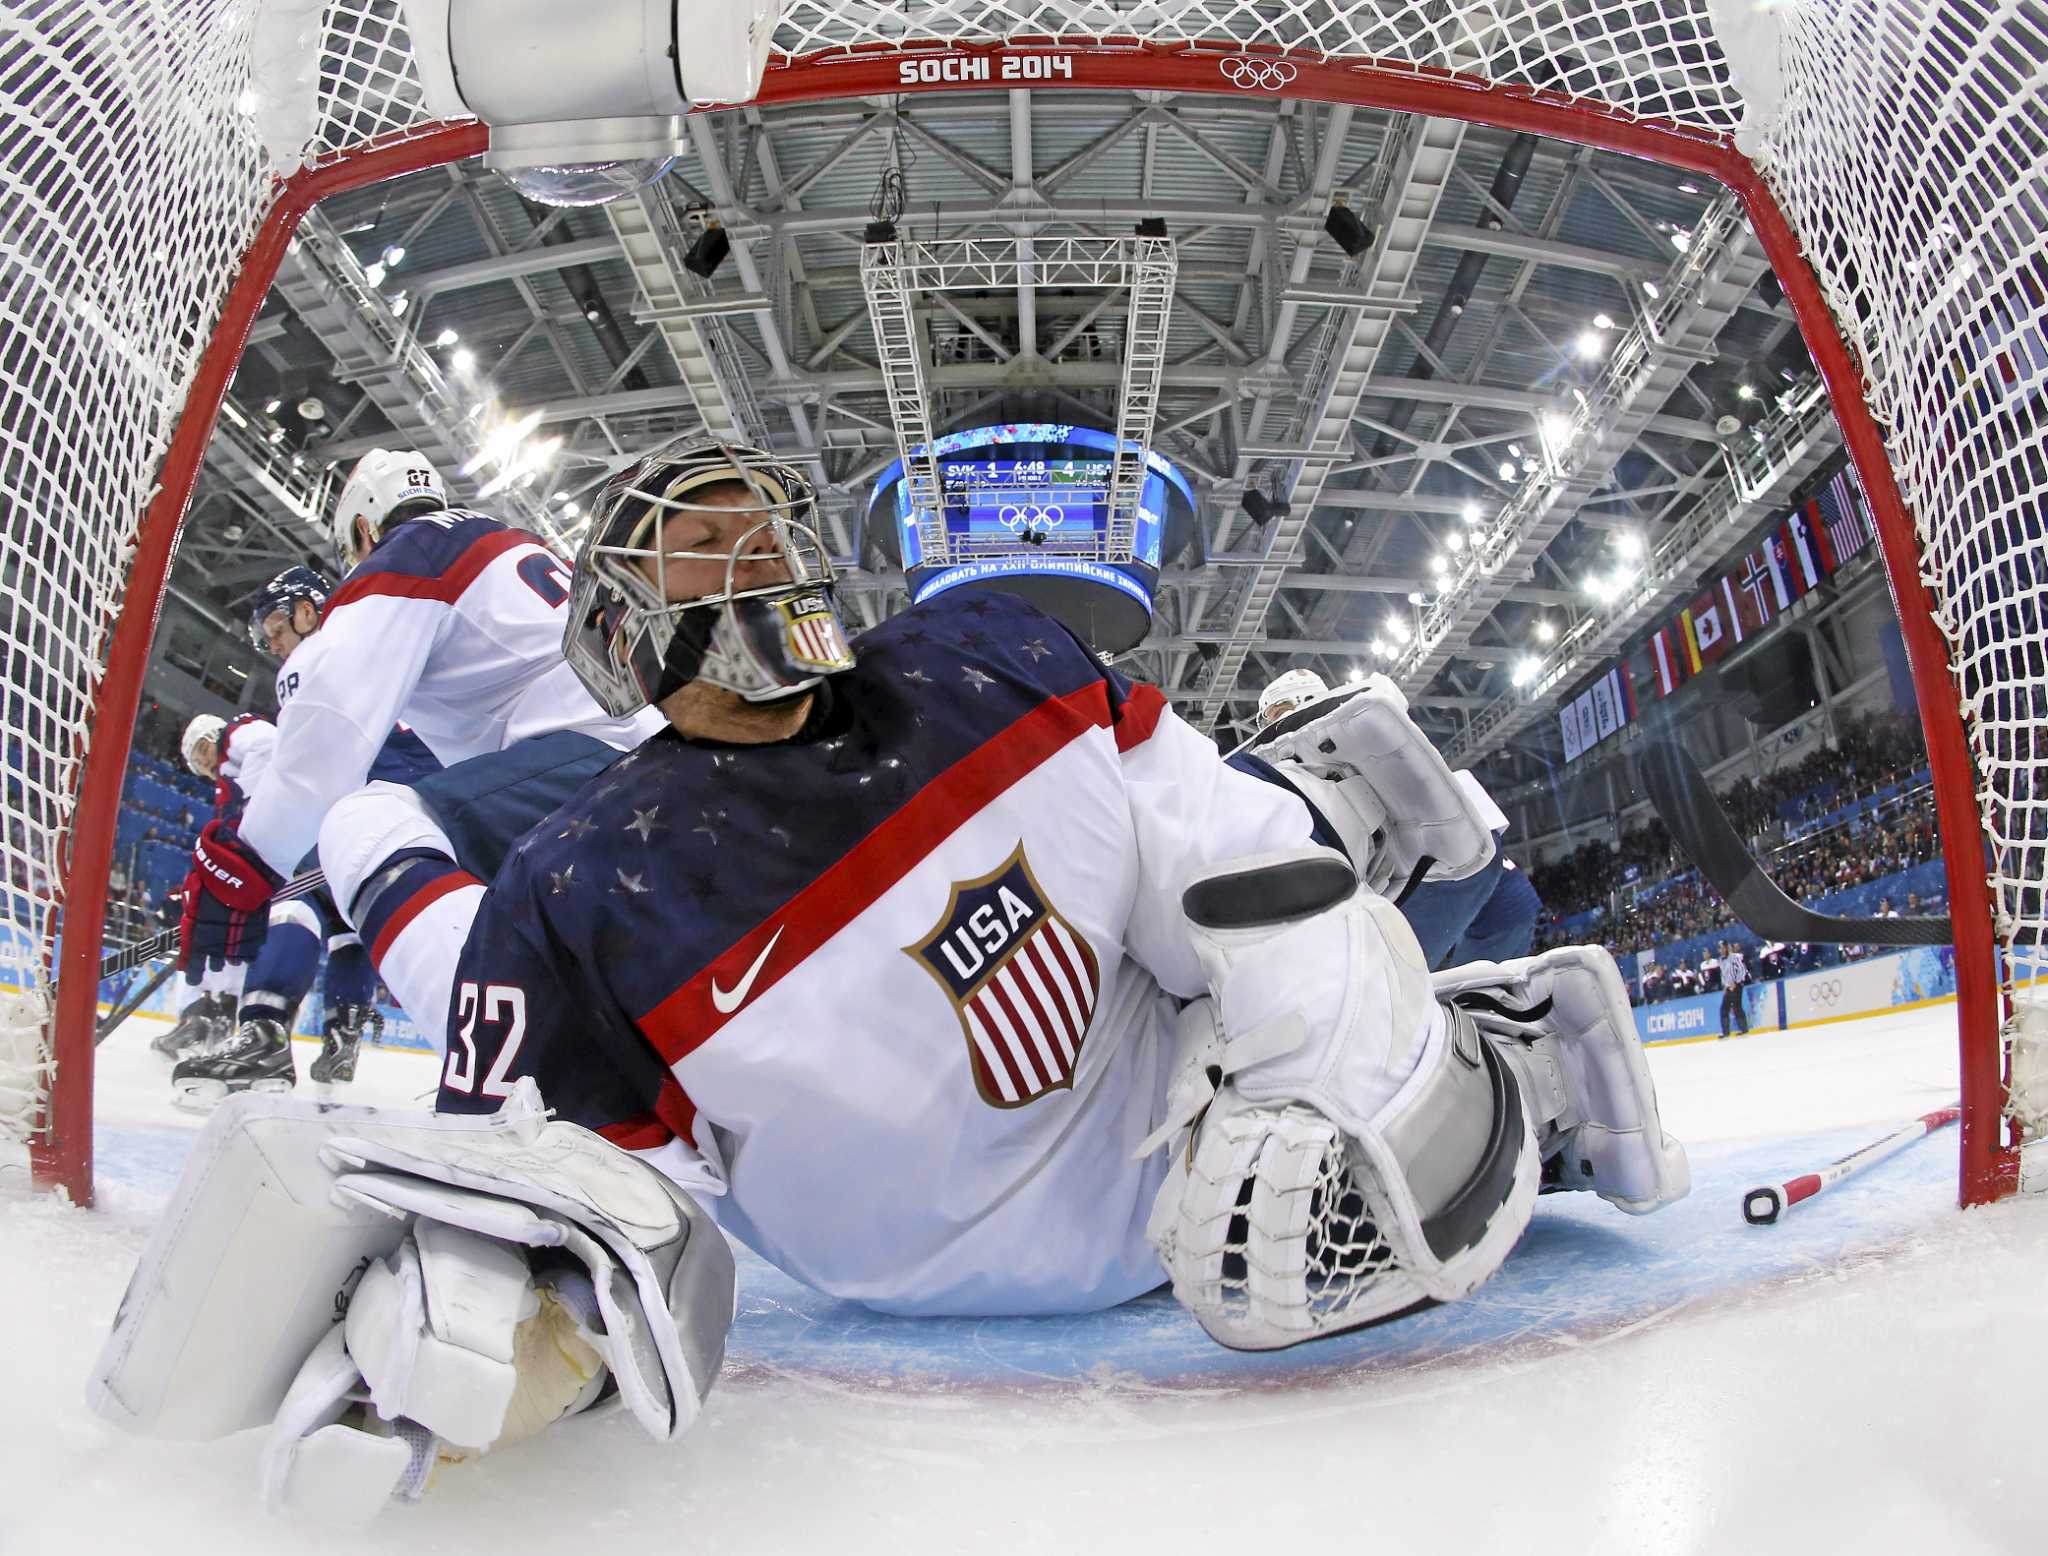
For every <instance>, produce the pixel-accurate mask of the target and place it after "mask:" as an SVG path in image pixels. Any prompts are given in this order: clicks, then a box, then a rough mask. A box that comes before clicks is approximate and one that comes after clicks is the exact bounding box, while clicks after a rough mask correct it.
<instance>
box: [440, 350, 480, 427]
mask: <svg viewBox="0 0 2048 1556" xmlns="http://www.w3.org/2000/svg"><path fill="white" fill-rule="evenodd" d="M448 365H449V366H450V367H452V368H454V369H455V371H456V372H458V373H466V372H468V371H469V370H470V369H471V368H473V367H475V366H476V353H475V352H474V351H471V350H470V349H469V347H467V346H464V347H463V348H462V349H461V350H460V351H457V352H456V353H455V354H454V355H453V356H451V357H450V358H449V359H448ZM483 413H484V408H483V407H482V406H481V405H479V406H478V407H477V408H476V409H475V410H473V411H471V412H470V415H472V416H481V415H483Z"/></svg>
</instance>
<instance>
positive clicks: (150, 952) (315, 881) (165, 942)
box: [100, 870, 327, 978]
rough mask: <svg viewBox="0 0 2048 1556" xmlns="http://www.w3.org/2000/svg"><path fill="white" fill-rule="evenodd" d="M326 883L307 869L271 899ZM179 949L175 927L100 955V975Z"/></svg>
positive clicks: (302, 893) (316, 872)
mask: <svg viewBox="0 0 2048 1556" xmlns="http://www.w3.org/2000/svg"><path fill="white" fill-rule="evenodd" d="M326 884H327V872H326V871H325V870H308V871H307V872H306V873H305V874H304V875H297V876H294V877H292V879H290V880H288V881H286V882H285V883H284V885H282V886H280V887H278V889H277V890H276V892H274V893H273V894H272V896H271V899H270V900H271V901H272V902H285V901H288V900H290V899H291V898H293V897H303V896H306V895H307V894H308V893H310V892H316V891H318V890H319V889H320V888H321V887H323V886H325V885H326ZM178 948H179V940H178V931H177V929H176V928H175V927H173V928H170V929H167V930H165V931H164V932H163V933H162V934H160V935H151V936H150V937H149V938H148V939H147V940H138V941H136V942H135V944H133V945H126V946H123V947H121V949H120V950H118V951H116V952H114V953H113V954H112V955H110V956H104V957H102V958H100V977H102V978H111V977H113V976H114V975H115V974H116V973H124V972H126V971H128V969H129V968H131V967H140V966H142V965H143V964H144V963H145V962H154V961H159V960H161V959H162V958H164V957H166V956H175V955H177V954H178Z"/></svg>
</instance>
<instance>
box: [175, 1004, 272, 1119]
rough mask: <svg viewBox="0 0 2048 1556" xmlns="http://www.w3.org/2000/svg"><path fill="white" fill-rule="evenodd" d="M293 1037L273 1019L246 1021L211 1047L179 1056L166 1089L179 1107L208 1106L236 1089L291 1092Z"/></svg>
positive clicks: (216, 1102) (218, 1101)
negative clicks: (210, 1050) (196, 1053)
mask: <svg viewBox="0 0 2048 1556" xmlns="http://www.w3.org/2000/svg"><path fill="white" fill-rule="evenodd" d="M295 1078H296V1077H295V1076H294V1073H293V1070H292V1040H291V1035H290V1034H289V1033H288V1032H286V1031H285V1029H284V1025H283V1023H281V1022H277V1021H266V1020H260V1019H259V1020H256V1021H245V1022H243V1023H242V1026H241V1029H240V1030H239V1031H237V1032H236V1033H235V1035H234V1036H233V1037H231V1038H229V1039H228V1040H227V1042H225V1043H223V1044H222V1045H221V1046H220V1047H218V1048H216V1049H214V1050H213V1051H212V1052H211V1053H204V1054H200V1055H198V1056H196V1057H194V1058H191V1059H185V1060H181V1061H180V1062H179V1064H178V1067H177V1068H176V1069H174V1070H172V1071H171V1090H172V1092H173V1093H174V1094H175V1100H176V1102H177V1104H178V1105H179V1106H180V1107H185V1108H196V1109H201V1110H204V1109H208V1108H212V1107H214V1106H216V1105H217V1104H219V1103H220V1102H222V1101H224V1100H225V1099H226V1098H227V1097H229V1096H231V1095H232V1094H234V1093H235V1092H238V1091H290V1090H291V1089H292V1086H293V1083H294V1080H295Z"/></svg>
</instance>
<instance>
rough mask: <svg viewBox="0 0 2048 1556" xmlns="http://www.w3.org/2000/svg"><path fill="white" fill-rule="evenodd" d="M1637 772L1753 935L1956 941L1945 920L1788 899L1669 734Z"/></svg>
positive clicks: (1680, 840) (1646, 747) (1645, 751)
mask: <svg viewBox="0 0 2048 1556" xmlns="http://www.w3.org/2000/svg"><path fill="white" fill-rule="evenodd" d="M1637 770H1638V771H1639V772H1640V773H1641V774H1642V779H1643V787H1644V788H1645V789H1647V790H1648V791H1649V795H1650V803H1651V804H1652V805H1654V806H1655V807H1656V808H1657V814H1658V815H1660V816H1661V817H1663V818H1664V825H1665V826H1667V827H1669V828H1670V829H1671V837H1672V840H1673V841H1674V842H1676V843H1677V844H1678V846H1679V847H1680V848H1682V849H1683V850H1684V851H1685V855H1686V857H1687V858H1688V859H1690V860H1692V862H1693V864H1694V865H1695V866H1697V867H1698V869H1699V872H1700V874H1702V875H1704V876H1705V877H1706V878H1707V883H1708V884H1709V885H1710V886H1712V887H1713V888H1714V890H1715V891H1717V892H1719V893H1720V894H1721V898H1722V900H1723V901H1725V902H1726V903H1727V904H1728V909H1729V911H1730V912H1731V913H1733V914H1734V915H1735V916H1736V917H1737V918H1738V919H1740V920H1742V922H1743V924H1744V926H1745V927H1747V928H1748V929H1749V930H1750V931H1751V932H1752V933H1754V934H1758V935H1762V936H1763V937H1764V938H1765V939H1766V940H1804V941H1809V942H1812V943H1814V944H1818V945H1948V944H1949V943H1950V942H1951V941H1953V940H1954V939H1955V931H1954V930H1953V929H1951V928H1950V927H1949V921H1948V920H1947V919H1945V918H1838V917H1836V916H1835V915H1834V914H1832V913H1817V912H1815V911H1814V910H1813V909H1812V908H1809V907H1806V906H1804V905H1803V904H1801V903H1798V902H1794V901H1793V900H1792V899H1791V898H1790V897H1788V896H1787V895H1785V892H1784V889H1783V888H1782V887H1780V886H1779V885H1778V883H1777V882H1776V881H1774V880H1772V879H1771V878H1770V877H1769V876H1768V875H1766V874H1764V868H1763V866H1762V865H1761V864H1759V863H1758V862H1757V858H1756V855H1754V854H1752V853H1751V852H1750V851H1749V845H1748V844H1746V843H1744V842H1743V841H1742V835H1741V834H1740V833H1739V832H1737V831H1736V830H1735V823H1734V822H1732V821H1730V820H1729V819H1728V813H1727V812H1726V811H1724V810H1723V809H1722V808H1721V802H1720V800H1718V799H1717V798H1715V796H1714V791H1713V788H1712V786H1711V785H1709V784H1708V782H1707V776H1706V774H1705V773H1703V772H1701V771H1700V769H1699V764H1698V763H1696V762H1695V761H1693V759H1692V754H1691V753H1690V752H1689V751H1687V750H1686V749H1685V747H1684V746H1682V745H1680V744H1679V743H1678V742H1677V741H1676V740H1674V739H1672V738H1671V737H1669V736H1665V735H1655V736H1652V737H1650V738H1649V739H1647V740H1645V741H1644V742H1643V746H1642V749H1641V751H1640V752H1639V753H1638V756H1637Z"/></svg>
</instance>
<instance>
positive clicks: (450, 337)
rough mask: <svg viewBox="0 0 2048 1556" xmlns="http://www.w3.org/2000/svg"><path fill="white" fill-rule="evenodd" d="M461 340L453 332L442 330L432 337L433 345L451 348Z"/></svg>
mask: <svg viewBox="0 0 2048 1556" xmlns="http://www.w3.org/2000/svg"><path fill="white" fill-rule="evenodd" d="M461 339H462V337H461V336H460V335H458V334H456V333H455V331H453V330H443V331H441V333H440V334H438V335H436V336H435V337H434V344H435V345H437V346H452V345H454V344H455V343H456V342H458V341H459V340H461Z"/></svg>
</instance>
